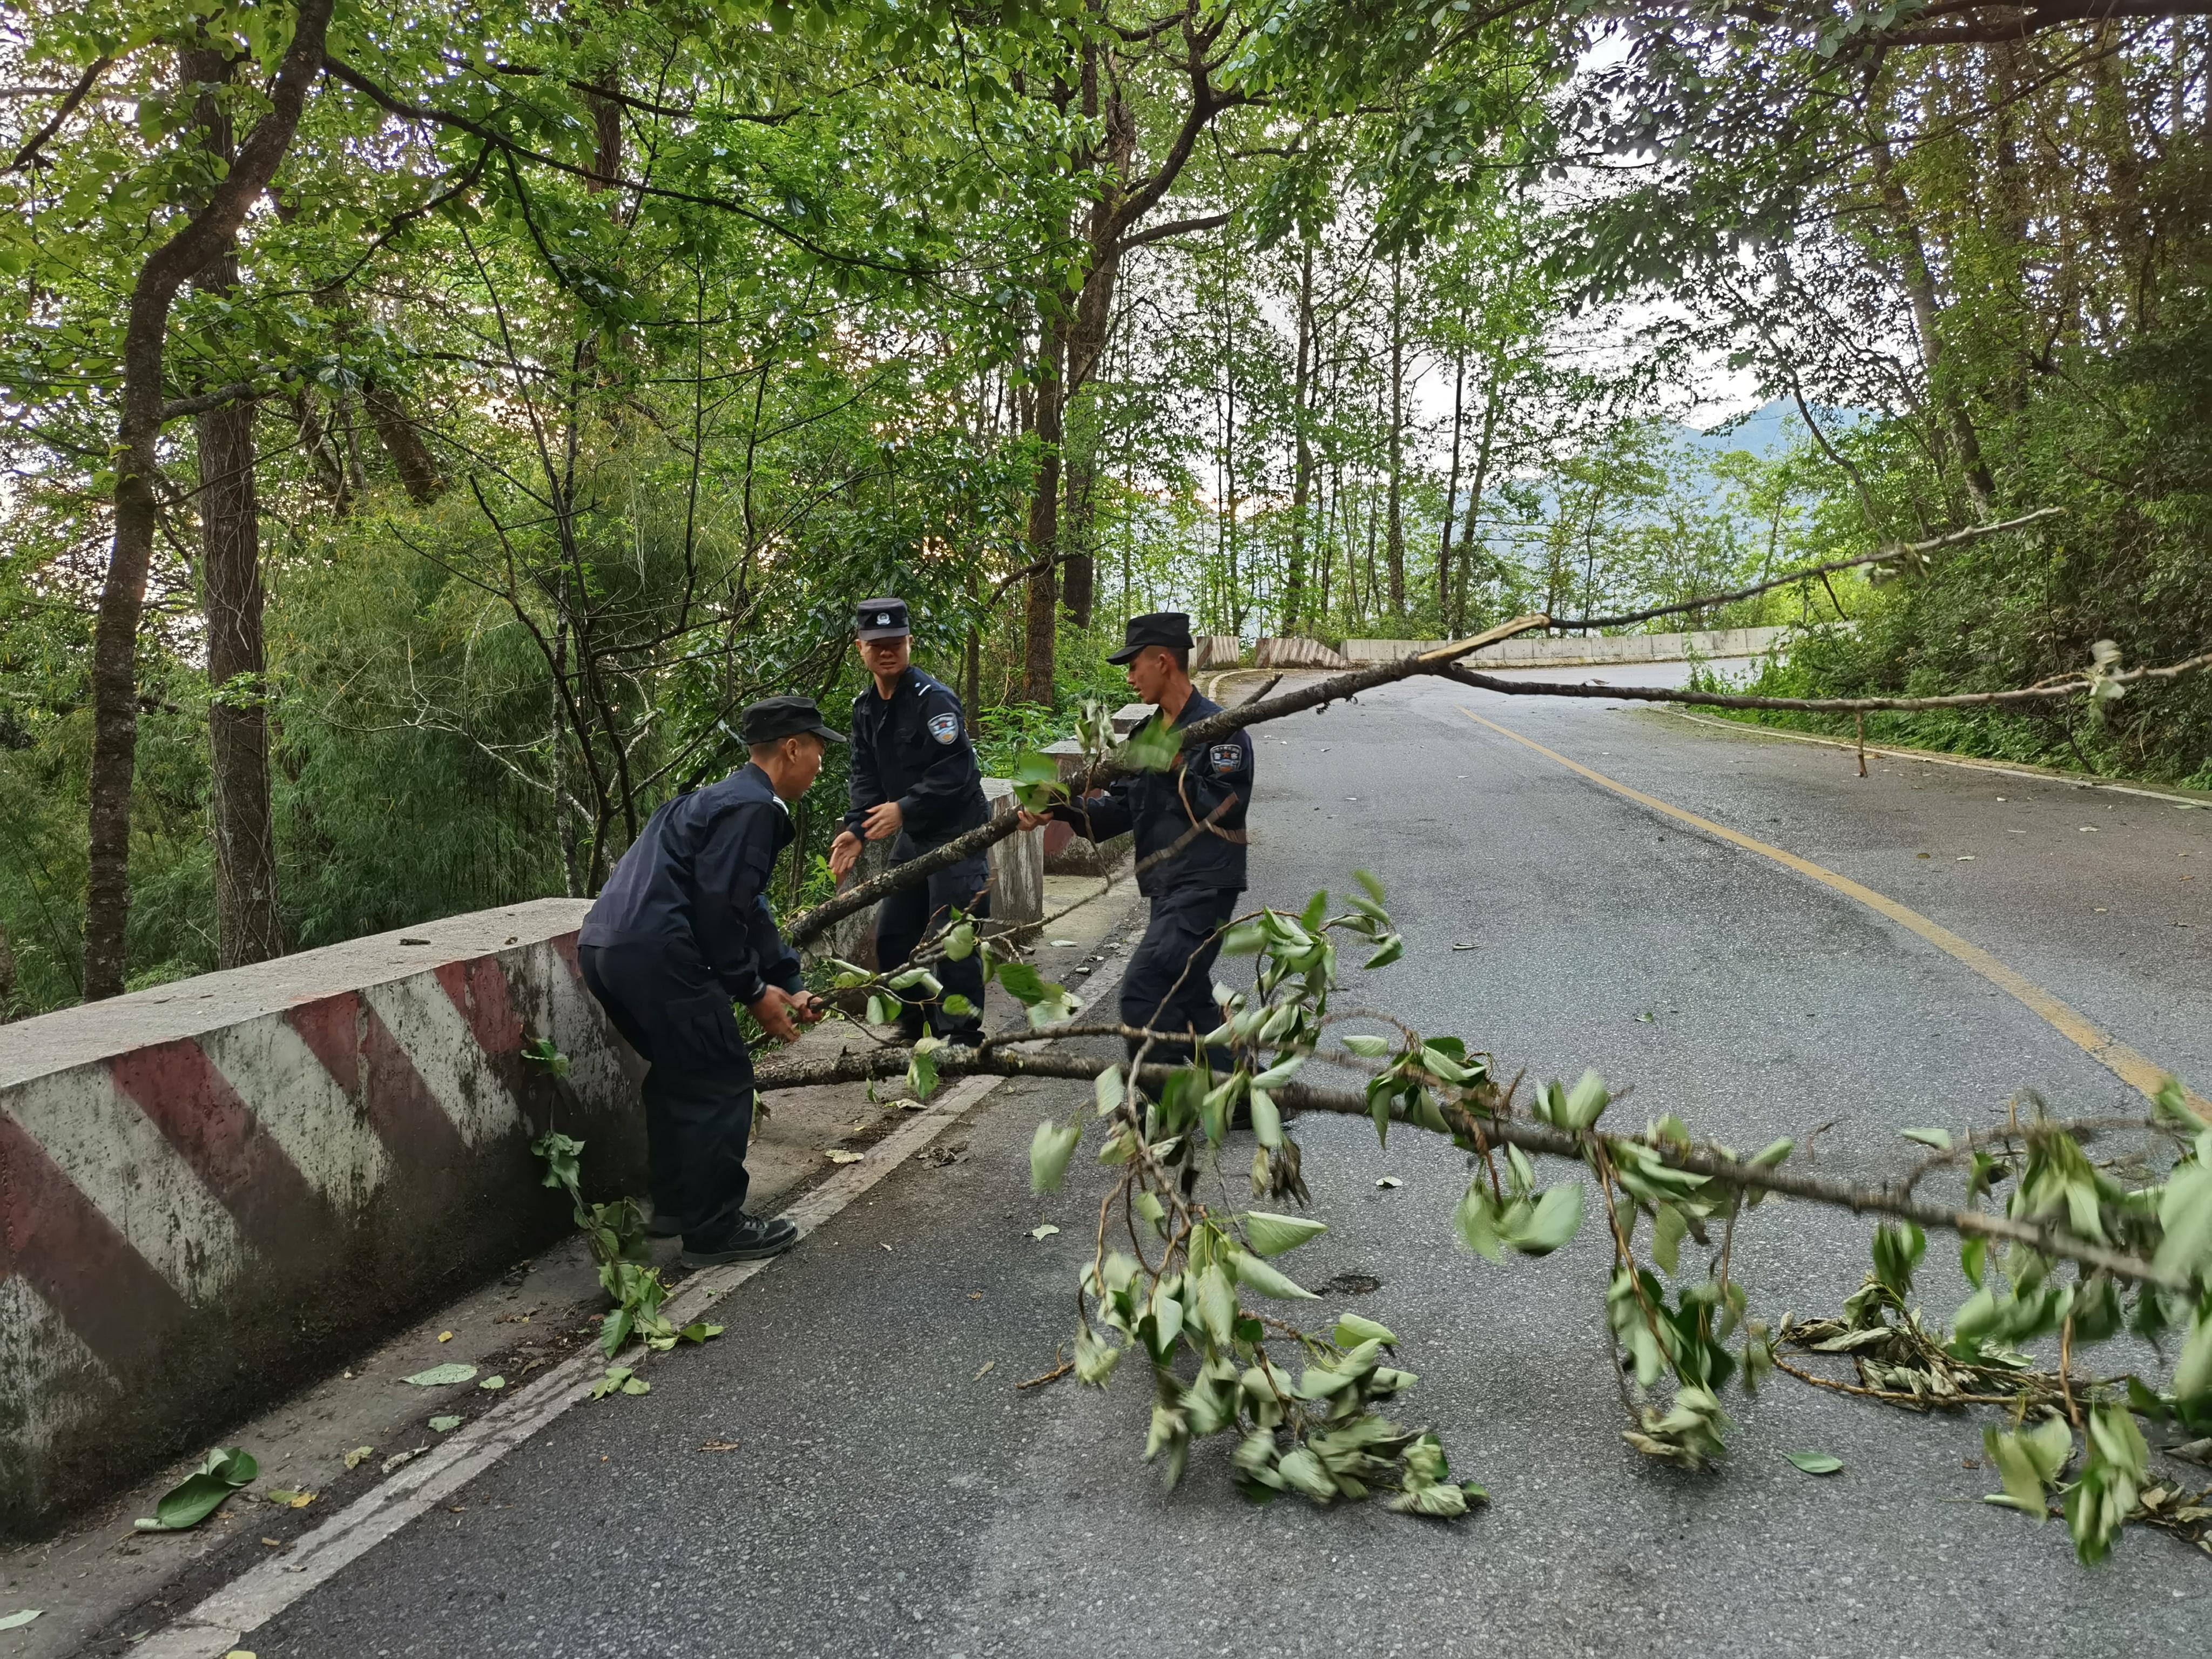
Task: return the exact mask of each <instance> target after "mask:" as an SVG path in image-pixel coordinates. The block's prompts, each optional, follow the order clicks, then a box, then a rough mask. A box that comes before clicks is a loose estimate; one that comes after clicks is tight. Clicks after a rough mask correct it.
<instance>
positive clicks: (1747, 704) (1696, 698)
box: [1442, 652, 2212, 714]
mask: <svg viewBox="0 0 2212 1659" xmlns="http://www.w3.org/2000/svg"><path fill="white" fill-rule="evenodd" d="M2204 668H2212V652H2207V653H2204V654H2203V656H2198V657H2191V658H2188V659H2185V660H2184V661H2181V662H2177V663H2168V664H2166V665H2164V666H2162V667H2158V668H2130V669H2123V670H2122V671H2119V672H2118V673H2115V674H2111V675H2108V676H2106V678H2108V679H2110V680H2112V682H2113V683H2114V684H2120V685H2132V684H2136V682H2137V681H2140V680H2170V679H2177V678H2179V677H2180V676H2182V675H2184V674H2191V673H2195V672H2197V671H2199V670H2200V669H2204ZM1442 672H1443V675H1444V677H1445V678H1447V679H1452V680H1456V681H1458V682H1459V684H1462V685H1471V686H1474V688H1475V689H1477V690H1482V691H1497V692H1501V693H1503V694H1504V696H1509V697H1601V698H1608V699H1612V700H1615V701H1619V702H1679V703H1687V704H1691V705H1692V706H1694V707H1697V708H1773V709H1783V710H1787V711H1789V712H1791V713H1795V714H1876V713H1881V712H1889V713H1895V714H1911V713H1914V712H1916V711H1918V710H1921V709H1928V708H2002V707H2007V706H2012V705H2017V704H2022V703H2036V702H2057V701H2058V700H2059V699H2061V698H2063V697H2073V696H2080V695H2081V693H2082V692H2084V691H2086V690H2088V687H2089V682H2088V680H2087V678H2067V679H2063V680H2061V681H2059V682H2057V684H2051V685H2027V686H2021V687H2020V688H2018V689H2017V690H2008V691H1960V692H1955V693H1953V694H1951V695H1950V696H1936V697H1760V696H1752V695H1750V694H1748V693H1738V692H1729V691H1688V690H1676V689H1674V688H1671V687H1666V686H1656V685H1606V684H1601V683H1599V682H1597V681H1595V680H1592V681H1588V682H1583V683H1579V684H1577V683H1575V682H1572V681H1565V680H1505V679H1499V678H1498V677H1497V676H1495V675H1493V674H1483V673H1479V672H1477V671H1475V670H1474V669H1472V668H1463V667H1461V666H1460V665H1457V664H1452V665H1448V666H1446V667H1445V668H1444V669H1443V670H1442Z"/></svg>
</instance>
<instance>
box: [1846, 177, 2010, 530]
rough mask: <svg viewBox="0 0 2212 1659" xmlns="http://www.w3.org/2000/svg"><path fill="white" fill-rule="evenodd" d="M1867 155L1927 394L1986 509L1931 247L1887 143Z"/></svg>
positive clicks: (1985, 471)
mask: <svg viewBox="0 0 2212 1659" xmlns="http://www.w3.org/2000/svg"><path fill="white" fill-rule="evenodd" d="M1869 155H1870V156H1871V158H1872V161H1873V164H1874V176H1875V185H1876V186H1877V187H1878V188H1879V189H1880V191H1881V204H1882V210H1883V212H1884V214H1885V215H1886V216H1887V218H1888V220H1889V228H1890V234H1891V235H1892V236H1893V237H1894V238H1895V239H1896V242H1897V252H1898V264H1899V269H1900V270H1901V271H1902V272H1903V275H1904V277H1905V298H1906V299H1907V301H1910V303H1911V309H1912V331H1913V335H1914V337H1915V338H1916V339H1917V341H1918V343H1919V346H1920V364H1921V368H1923V371H1925V373H1926V374H1927V376H1928V390H1929V393H1930V395H1931V396H1933V397H1934V398H1935V400H1936V411H1937V416H1938V421H1939V425H1938V428H1937V429H1938V430H1939V431H1941V432H1942V434H1943V435H1944V436H1945V437H1946V438H1947V439H1948V445H1947V446H1946V447H1948V448H1949V449H1950V450H1951V451H1952V453H1954V455H1955V456H1956V457H1957V459H1958V462H1959V465H1960V470H1961V471H1962V472H1963V473H1964V475H1965V478H1966V489H1967V490H1968V492H1969V493H1970V494H1971V495H1972V496H1973V498H1974V502H1975V505H1976V506H1978V507H1983V508H1984V509H1986V508H1987V507H1988V506H1989V504H1990V497H1991V496H1992V495H1995V494H1996V488H1995V486H1994V484H1993V483H1992V482H1991V480H1990V471H1989V468H1988V466H1987V465H1985V464H1984V462H1983V459H1982V444H1981V436H1980V434H1979V433H1978V432H1977V431H1976V430H1975V428H1974V422H1973V419H1972V416H1970V415H1969V414H1968V413H1967V411H1966V403H1965V401H1964V400H1963V399H1962V398H1960V395H1959V389H1958V387H1957V386H1956V385H1955V384H1954V381H1953V380H1952V378H1951V374H1950V369H1949V365H1948V363H1947V362H1946V361H1945V358H1944V351H1943V330H1942V305H1941V303H1940V302H1939V301H1938V300H1937V297H1936V274H1935V272H1934V270H1931V269H1930V268H1929V263H1928V249H1927V246H1926V244H1925V243H1923V241H1922V240H1921V238H1920V226H1919V222H1917V220H1915V219H1914V218H1913V216H1912V208H1911V202H1910V201H1909V200H1908V199H1907V197H1906V196H1905V185H1904V182H1903V181H1902V180H1901V179H1899V178H1898V176H1897V169H1896V167H1895V165H1894V163H1893V161H1891V159H1890V153H1889V141H1888V140H1887V138H1885V137H1881V136H1879V135H1876V136H1875V138H1874V140H1873V143H1871V145H1870V146H1869Z"/></svg>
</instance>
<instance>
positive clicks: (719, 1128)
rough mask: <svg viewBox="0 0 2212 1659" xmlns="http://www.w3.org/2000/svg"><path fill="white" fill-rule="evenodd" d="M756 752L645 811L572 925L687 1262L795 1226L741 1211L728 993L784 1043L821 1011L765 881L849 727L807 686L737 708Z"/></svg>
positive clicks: (661, 1224)
mask: <svg viewBox="0 0 2212 1659" xmlns="http://www.w3.org/2000/svg"><path fill="white" fill-rule="evenodd" d="M738 734H739V736H740V737H741V738H743V739H744V744H745V745H746V747H747V748H749V749H750V750H751V751H752V758H751V759H750V761H749V762H747V763H746V764H745V765H744V766H743V767H741V768H739V769H738V770H737V771H735V772H732V774H731V775H729V776H728V777H726V778H724V779H723V780H722V781H720V783H715V784H709V785H708V787H706V788H704V789H695V790H692V791H690V792H689V793H684V794H681V795H678V796H677V797H676V799H673V800H671V801H669V802H668V803H666V804H665V805H663V806H662V807H661V808H660V810H659V811H657V812H655V813H654V814H653V817H652V819H651V820H650V821H649V822H648V823H647V824H646V826H645V828H644V829H643V830H642V831H641V832H640V834H639V836H638V838H637V839H636V840H635V841H634V842H631V843H630V846H629V851H628V852H626V853H624V854H623V856H622V861H621V862H620V863H619V864H617V865H616V866H615V868H614V873H613V874H612V875H611V876H609V877H608V878H607V884H606V885H605V887H604V888H602V889H601V890H600V892H599V899H598V901H597V902H594V903H593V904H592V908H591V912H590V914H589V915H586V917H585V918H584V926H583V930H582V931H581V932H580V933H578V934H577V936H576V946H577V949H576V955H577V957H578V962H579V965H580V967H581V968H582V969H583V974H584V983H585V984H586V985H587V986H588V987H591V992H592V995H593V996H594V997H596V998H597V999H598V1000H599V1006H601V1007H603V1008H604V1009H605V1010H606V1012H607V1018H609V1019H610V1020H611V1021H612V1022H613V1023H614V1026H615V1029H616V1030H618V1031H620V1032H621V1033H622V1034H623V1038H624V1039H625V1040H626V1041H627V1042H629V1045H630V1047H631V1048H635V1049H636V1050H637V1052H638V1053H639V1054H641V1056H643V1057H644V1059H645V1060H646V1061H647V1063H648V1064H649V1066H651V1068H652V1069H651V1070H650V1071H648V1072H647V1073H646V1078H645V1089H644V1094H645V1127H646V1137H647V1153H648V1158H649V1159H650V1164H651V1171H652V1182H653V1232H654V1233H656V1234H658V1235H660V1236H663V1237H665V1236H667V1235H668V1234H670V1233H671V1232H676V1231H681V1232H682V1234H683V1235H684V1266H686V1267H708V1266H712V1265H714V1263H717V1262H723V1261H750V1260H752V1259H754V1258H756V1257H759V1256H768V1255H775V1254H776V1253H777V1252H778V1251H780V1250H785V1249H789V1248H790V1247H791V1246H792V1244H793V1243H795V1242H796V1241H797V1239H798V1237H799V1230H798V1228H797V1227H795V1226H793V1225H792V1223H791V1222H789V1221H788V1220H786V1219H785V1218H782V1217H781V1216H779V1217H776V1218H774V1219H772V1220H771V1219H768V1218H763V1217H760V1216H756V1215H749V1214H747V1213H746V1212H745V1208H744V1202H745V1189H746V1188H747V1186H748V1185H749V1183H750V1177H749V1176H747V1175H746V1173H745V1143H746V1141H747V1139H749V1138H750V1134H751V1131H752V1121H753V1068H752V1060H751V1057H750V1055H749V1054H747V1053H746V1050H745V1042H744V1036H743V1035H742V1034H741V1033H740V1032H739V1031H738V1022H737V1017H736V1016H735V1015H734V1014H733V1013H732V1012H731V1004H732V1001H733V1000H734V1001H736V1002H741V1003H743V1004H744V1006H745V1007H746V1009H747V1010H748V1011H749V1012H750V1013H751V1014H752V1016H753V1018H755V1019H757V1020H758V1021H759V1022H760V1024H761V1029H762V1030H764V1031H766V1032H767V1033H768V1034H769V1036H772V1037H775V1038H779V1039H780V1040H781V1041H783V1042H791V1041H792V1040H793V1038H795V1037H796V1036H798V1035H799V1031H798V1026H799V1025H801V1024H808V1025H811V1024H813V1023H814V1022H815V1021H816V1020H817V1019H819V1018H822V1015H823V1009H822V1007H821V1006H820V1004H819V1003H818V1002H817V1000H816V999H815V997H814V996H813V994H811V992H808V991H805V990H803V989H801V988H800V986H799V957H798V954H797V953H796V952H795V951H793V950H792V948H791V947H790V946H789V945H786V944H785V943H784V942H783V936H782V935H781V933H777V931H776V927H775V918H774V917H773V916H771V915H769V908H768V899H767V897H766V892H767V888H768V882H769V872H770V871H771V870H773V869H774V868H775V856H776V854H778V853H780V852H781V851H782V850H783V848H784V847H785V845H786V844H787V842H789V841H790V840H791V837H792V826H791V813H790V811H789V810H788V808H787V806H786V805H785V803H786V802H787V801H794V800H797V799H799V797H800V796H801V795H803V794H805V793H806V791H807V789H808V787H810V786H811V785H812V783H813V781H814V779H815V775H817V773H818V772H820V771H821V769H822V756H823V750H825V749H826V747H827V746H828V745H829V744H833V743H842V742H844V741H845V739H844V738H842V736H840V735H839V734H838V733H837V732H833V731H831V730H830V729H829V726H825V725H823V721H822V714H821V712H820V710H818V709H817V708H815V706H814V700H813V699H812V698H811V697H796V696H784V697H770V698H769V699H767V700H766V701H765V702H757V703H755V704H753V705H752V707H751V708H748V709H746V710H745V711H744V714H743V715H742V716H740V718H739V723H738Z"/></svg>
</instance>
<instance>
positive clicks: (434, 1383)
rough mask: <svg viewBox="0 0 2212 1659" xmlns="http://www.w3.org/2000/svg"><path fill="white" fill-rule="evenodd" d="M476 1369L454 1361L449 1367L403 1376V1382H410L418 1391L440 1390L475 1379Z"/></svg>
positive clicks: (434, 1366)
mask: <svg viewBox="0 0 2212 1659" xmlns="http://www.w3.org/2000/svg"><path fill="white" fill-rule="evenodd" d="M476 1374H477V1368H476V1367H475V1366H473V1365H465V1364H461V1363H460V1362H459V1361H458V1360H456V1361H454V1362H453V1364H449V1365H433V1366H431V1367H430V1369H429V1370H427V1371H417V1372H416V1373H415V1375H414V1376H403V1377H401V1378H400V1379H399V1380H400V1381H401V1382H403V1383H413V1384H414V1385H415V1386H416V1388H418V1389H442V1388H446V1387H447V1386H448V1385H450V1384H452V1383H466V1382H469V1381H471V1379H473V1378H474V1377H475V1376H476Z"/></svg>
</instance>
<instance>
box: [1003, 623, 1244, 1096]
mask: <svg viewBox="0 0 2212 1659" xmlns="http://www.w3.org/2000/svg"><path fill="white" fill-rule="evenodd" d="M1191 648H1192V640H1191V637H1190V618H1189V617H1188V616H1186V615H1184V614H1183V613H1182V611H1155V612H1154V613H1152V615H1150V616H1144V617H1131V618H1130V619H1129V623H1128V629H1127V636H1126V642H1125V643H1124V644H1123V645H1122V647H1121V649H1120V650H1119V651H1116V652H1115V653H1113V654H1112V655H1111V656H1109V657H1108V658H1107V659H1106V660H1107V661H1109V662H1112V663H1119V664H1121V665H1123V666H1124V667H1125V669H1126V670H1127V674H1128V677H1129V684H1130V687H1131V689H1132V690H1134V691H1135V692H1136V694H1137V696H1139V698H1141V699H1142V700H1143V701H1145V702H1149V703H1152V705H1154V708H1155V711H1156V712H1154V713H1153V714H1151V715H1149V716H1147V717H1146V720H1145V722H1144V724H1143V725H1141V726H1139V727H1138V728H1137V731H1138V732H1146V731H1149V730H1151V729H1152V726H1154V725H1155V724H1156V723H1158V722H1161V721H1164V722H1165V723H1166V725H1167V726H1168V728H1169V729H1170V731H1173V730H1176V729H1179V728H1182V727H1184V726H1194V725H1195V724H1197V723H1198V722H1199V721H1200V720H1204V719H1205V718H1206V716H1207V715H1209V714H1219V713H1220V712H1221V706H1220V705H1219V704H1218V703H1217V702H1212V700H1211V699H1209V698H1207V697H1206V696H1204V695H1203V694H1201V693H1200V691H1199V690H1198V689H1197V688H1196V687H1194V685H1192V684H1191V683H1190V653H1191ZM1134 735H1135V734H1134V733H1133V734H1132V738H1134ZM1251 800H1252V740H1251V739H1250V738H1248V737H1246V736H1245V735H1244V733H1243V732H1231V733H1230V734H1229V735H1228V736H1227V737H1224V738H1215V739H1214V740H1213V741H1212V742H1211V743H1206V744H1195V745H1194V744H1191V743H1190V742H1189V741H1188V739H1187V738H1186V739H1185V740H1184V742H1183V745H1182V748H1181V749H1179V750H1177V752H1176V758H1175V763H1174V765H1173V766H1172V767H1171V768H1170V769H1168V770H1167V771H1165V772H1139V773H1137V774H1136V775H1133V776H1131V777H1126V778H1116V779H1115V780H1114V781H1113V782H1112V783H1110V784H1109V785H1108V786H1107V787H1106V788H1105V789H1104V790H1103V791H1102V792H1100V793H1096V794H1091V795H1086V796H1085V797H1084V798H1083V799H1080V800H1077V801H1068V802H1064V803H1062V804H1060V805H1056V806H1054V808H1053V809H1052V810H1051V811H1050V812H1049V813H1045V814H1039V813H1032V812H1024V813H1023V814H1022V827H1023V828H1024V829H1030V828H1034V827H1035V826H1036V825H1037V824H1040V823H1043V822H1045V820H1046V818H1047V817H1054V818H1058V819H1060V821H1061V822H1062V823H1072V824H1073V825H1074V826H1075V828H1076V832H1077V833H1078V834H1079V835H1083V836H1089V837H1090V838H1091V840H1092V841H1104V840H1106V839H1107V838H1108V837H1109V836H1118V835H1121V833H1123V832H1124V831H1125V830H1132V829H1133V830H1134V831H1135V832H1136V856H1137V864H1138V871H1139V873H1138V876H1137V890H1138V891H1139V892H1140V893H1142V894H1143V895H1144V896H1146V897H1147V898H1149V899H1150V900H1152V920H1151V921H1149V922H1148V923H1146V927H1145V937H1144V939H1143V941H1142V942H1141V943H1140V944H1139V945H1138V946H1137V949H1136V952H1135V954H1134V955H1133V956H1132V957H1130V958H1129V967H1128V971H1127V973H1125V974H1124V975H1122V977H1121V1023H1122V1024H1124V1025H1140V1026H1145V1027H1146V1028H1148V1029H1151V1030H1160V1031H1173V1032H1177V1033H1180V1034H1181V1035H1182V1041H1181V1042H1157V1043H1155V1044H1153V1046H1152V1057H1153V1058H1156V1059H1162V1060H1175V1059H1176V1058H1179V1057H1188V1056H1189V1055H1190V1054H1192V1053H1193V1052H1194V1050H1195V1048H1197V1046H1198V1045H1197V1041H1196V1040H1197V1038H1198V1037H1199V1036H1201V1035H1203V1034H1204V1033H1206V1032H1207V1031H1210V1030H1212V1029H1213V1028H1214V1027H1215V1026H1217V1025H1218V1024H1220V1023H1221V1014H1220V1011H1219V1009H1218V1007H1217V1006H1215V1003H1214V1000H1213V963H1214V958H1215V957H1218V956H1219V955H1220V953H1221V929H1222V927H1223V926H1224V924H1225V923H1226V922H1227V921H1229V919H1230V918H1231V916H1233V915H1236V914H1237V895H1238V894H1239V893H1241V892H1243V890H1244V886H1245V877H1244V849H1245V833H1244V818H1245V811H1246V809H1247V808H1248V807H1249V805H1251ZM1186 837H1188V841H1187V844H1185V845H1184V846H1183V847H1182V849H1181V850H1180V851H1178V852H1177V853H1176V854H1175V855H1174V856H1173V857H1172V858H1162V859H1160V860H1159V861H1158V863H1157V864H1154V865H1152V866H1151V867H1150V868H1149V869H1147V868H1146V867H1145V865H1146V860H1149V859H1151V858H1152V857H1153V856H1154V855H1156V854H1161V853H1164V852H1165V851H1166V850H1167V849H1168V848H1171V847H1174V846H1175V845H1176V843H1177V842H1183V841H1185V839H1186ZM1128 1047H1129V1052H1130V1053H1131V1054H1135V1053H1136V1051H1137V1048H1138V1047H1139V1044H1138V1043H1137V1042H1135V1041H1133V1040H1132V1041H1131V1042H1129V1045H1128Z"/></svg>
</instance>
